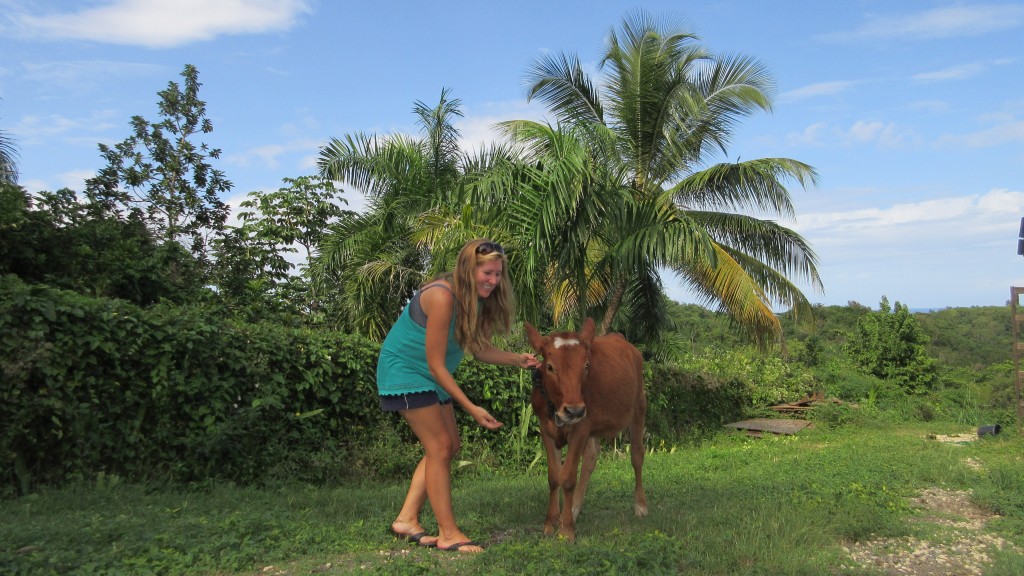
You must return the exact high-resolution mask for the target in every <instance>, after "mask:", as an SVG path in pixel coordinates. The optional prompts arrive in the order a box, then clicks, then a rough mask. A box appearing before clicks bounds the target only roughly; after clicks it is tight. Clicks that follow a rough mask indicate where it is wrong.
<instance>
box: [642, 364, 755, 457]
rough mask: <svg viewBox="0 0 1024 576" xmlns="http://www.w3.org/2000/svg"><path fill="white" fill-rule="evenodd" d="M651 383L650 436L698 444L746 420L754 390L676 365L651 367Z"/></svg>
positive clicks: (648, 395)
mask: <svg viewBox="0 0 1024 576" xmlns="http://www.w3.org/2000/svg"><path fill="white" fill-rule="evenodd" d="M646 380H647V402H648V407H647V434H648V435H649V436H650V437H651V438H652V439H654V440H666V441H669V442H677V441H682V440H689V441H693V440H698V439H700V438H703V437H705V436H707V435H708V434H709V433H712V434H713V433H714V432H716V431H718V430H720V429H721V427H722V425H723V424H725V423H728V422H733V421H736V420H739V419H741V418H742V417H743V415H744V413H745V411H746V409H747V407H749V406H750V400H751V399H750V389H749V387H748V386H747V385H746V384H745V383H744V382H742V381H740V380H736V379H732V380H719V379H717V378H716V377H714V376H711V375H708V374H703V373H697V372H691V371H689V370H686V369H684V368H683V367H681V366H676V365H672V364H651V365H649V366H648V375H647V377H646Z"/></svg>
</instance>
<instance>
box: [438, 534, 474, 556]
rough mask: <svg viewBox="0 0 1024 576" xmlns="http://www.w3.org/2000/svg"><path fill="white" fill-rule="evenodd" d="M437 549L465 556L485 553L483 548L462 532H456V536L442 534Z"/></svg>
mask: <svg viewBox="0 0 1024 576" xmlns="http://www.w3.org/2000/svg"><path fill="white" fill-rule="evenodd" d="M442 537H443V538H444V539H442ZM437 549H438V550H444V551H445V552H459V553H463V554H475V553H478V552H483V551H484V547H483V546H481V545H480V544H479V543H477V542H474V541H473V540H471V539H470V538H469V536H466V535H465V534H463V533H462V532H461V531H455V533H454V534H442V536H441V537H438V539H437Z"/></svg>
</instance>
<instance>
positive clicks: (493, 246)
mask: <svg viewBox="0 0 1024 576" xmlns="http://www.w3.org/2000/svg"><path fill="white" fill-rule="evenodd" d="M491 252H497V253H498V254H501V255H502V256H504V255H505V249H504V248H502V247H501V244H498V243H497V242H481V243H480V245H479V246H477V247H476V253H477V254H480V255H481V256H487V255H488V254H490V253H491Z"/></svg>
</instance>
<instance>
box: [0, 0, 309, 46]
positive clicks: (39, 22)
mask: <svg viewBox="0 0 1024 576" xmlns="http://www.w3.org/2000/svg"><path fill="white" fill-rule="evenodd" d="M311 11H312V9H311V7H310V5H309V2H308V1H307V0H216V1H215V2H210V1H208V0H174V1H173V2H171V1H167V0H113V1H111V2H108V3H106V4H102V5H100V6H96V7H91V8H84V9H81V10H79V11H77V12H70V13H68V12H65V13H57V12H52V13H48V14H43V15H34V14H28V13H27V12H24V11H19V12H15V13H13V14H9V15H8V20H9V21H11V22H12V24H13V30H16V31H17V32H18V33H20V34H22V35H28V36H31V37H41V38H47V39H72V40H89V41H93V42H102V43H109V44H125V45H133V46H145V47H148V48H169V47H173V46H180V45H183V44H188V43H191V42H197V41H206V40H212V39H214V38H216V37H217V36H220V35H225V34H259V33H263V32H273V31H281V30H287V29H289V28H291V27H292V26H294V25H295V24H296V21H297V20H298V17H299V16H300V15H302V14H307V13H309V12H311Z"/></svg>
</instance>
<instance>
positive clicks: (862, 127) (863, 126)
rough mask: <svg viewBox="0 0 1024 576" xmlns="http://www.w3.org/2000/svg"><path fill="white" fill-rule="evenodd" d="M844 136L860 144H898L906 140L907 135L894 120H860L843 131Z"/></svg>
mask: <svg viewBox="0 0 1024 576" xmlns="http://www.w3.org/2000/svg"><path fill="white" fill-rule="evenodd" d="M843 137H844V139H845V140H847V141H851V142H854V143H858V144H863V143H868V142H878V143H879V144H882V145H883V146H896V145H898V144H900V143H902V142H903V141H904V140H905V138H906V135H905V134H904V133H902V132H901V131H900V130H899V128H897V127H896V125H895V124H893V123H892V122H878V121H872V122H866V121H864V120H858V121H857V122H854V123H853V125H852V126H850V128H849V129H848V130H846V131H845V132H844V133H843Z"/></svg>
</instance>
